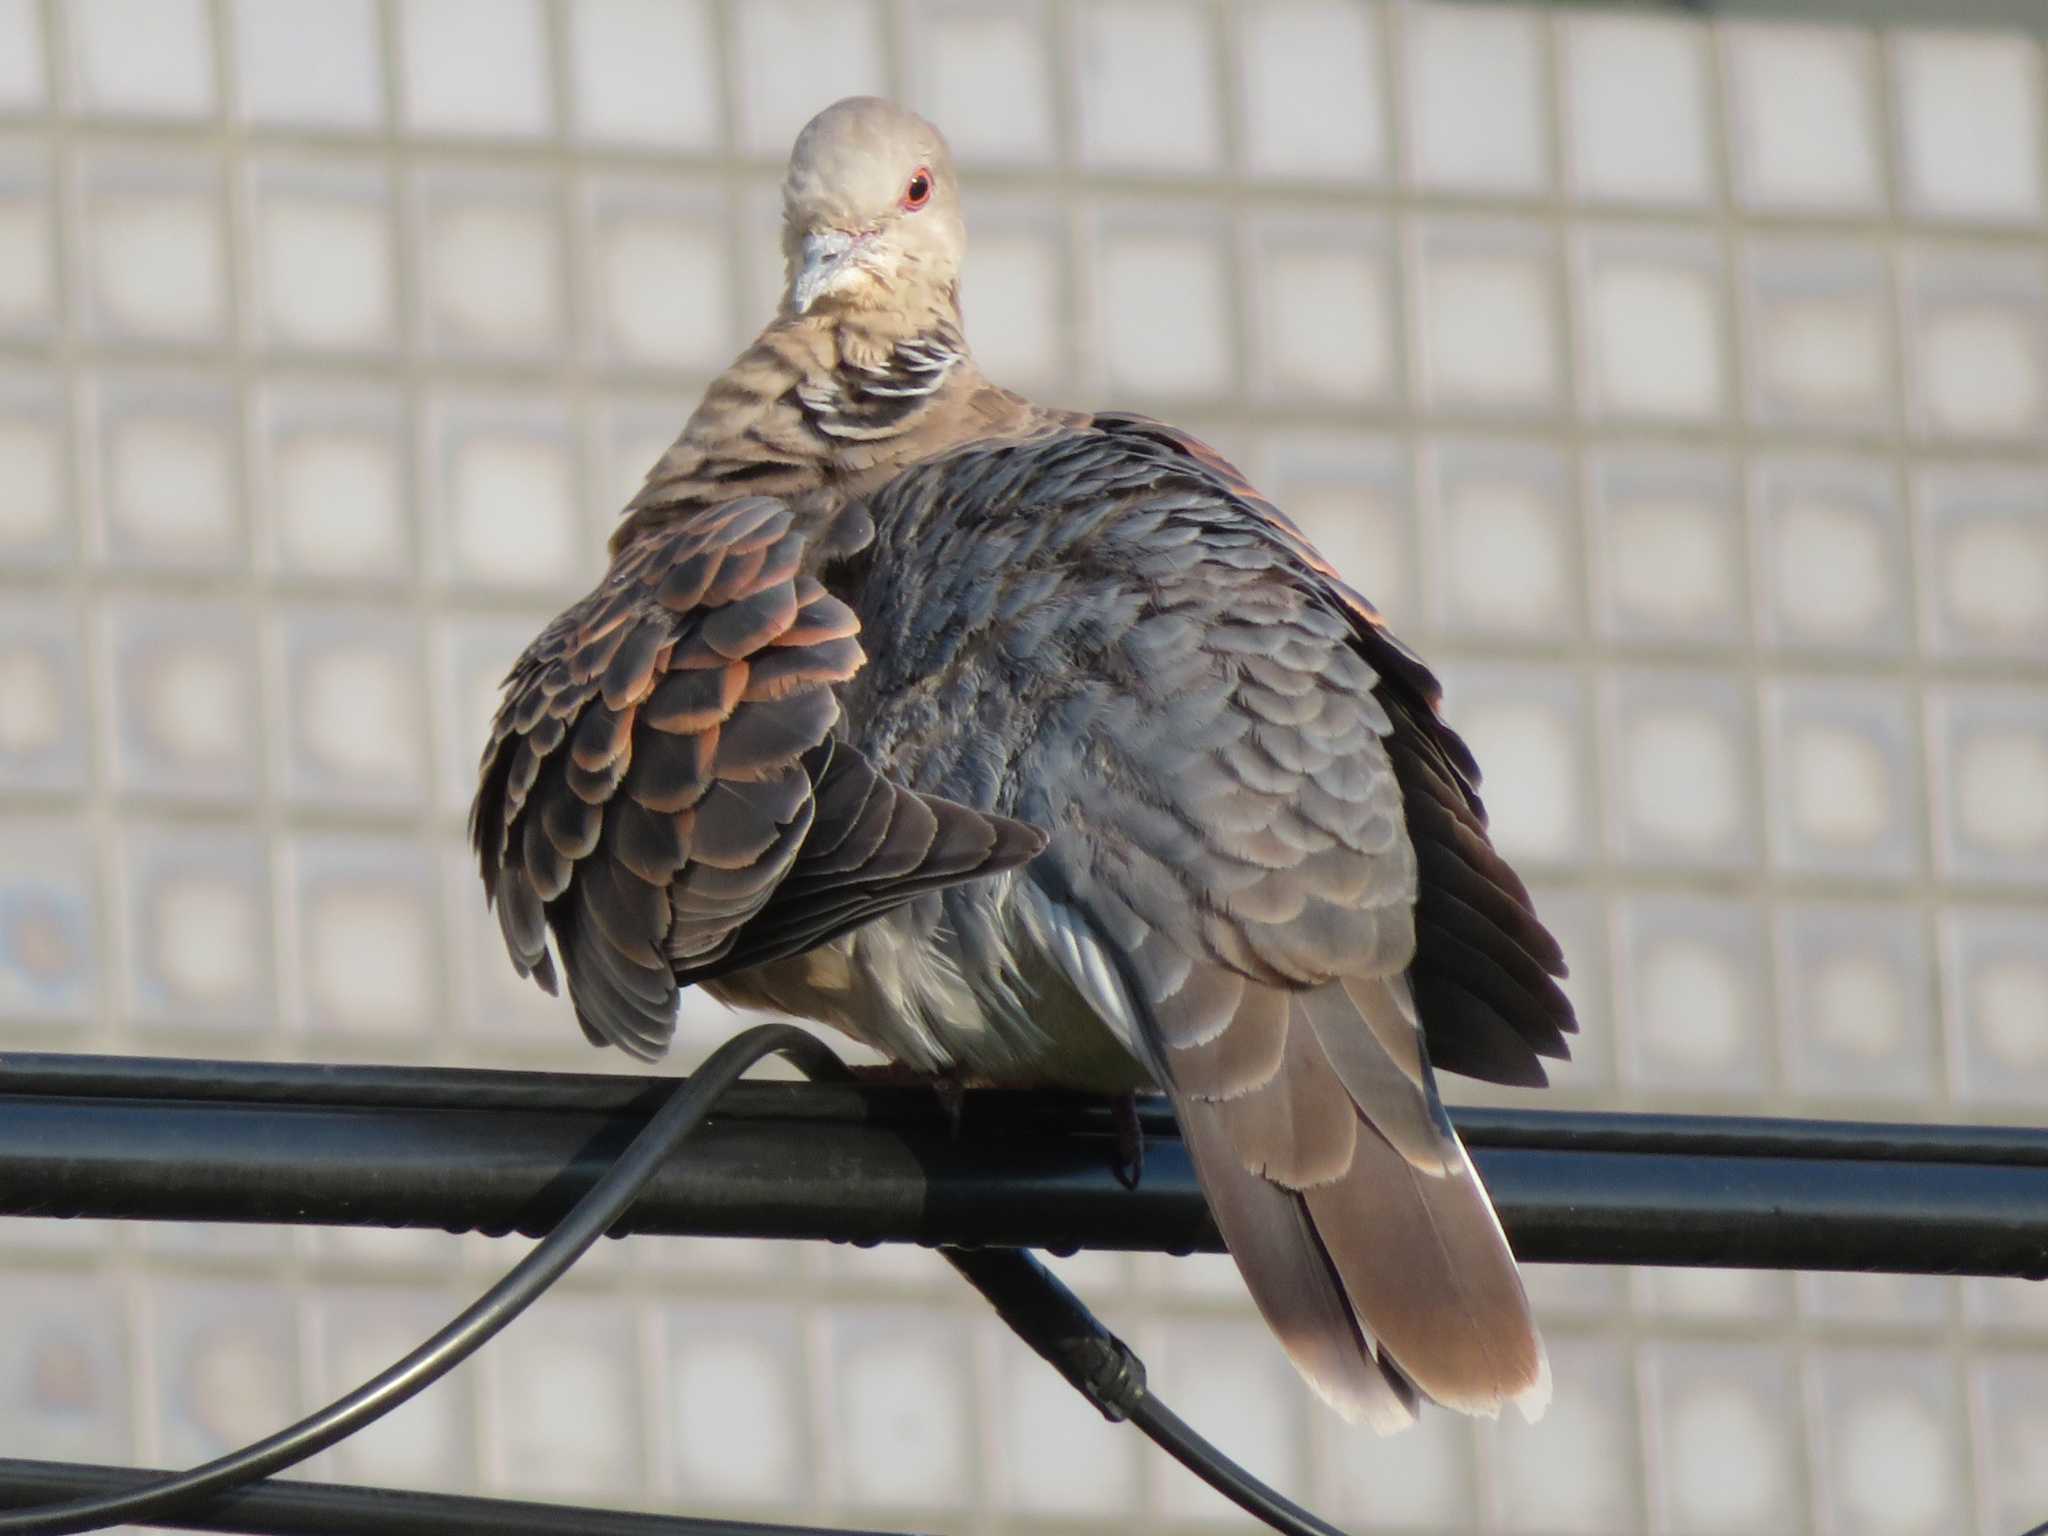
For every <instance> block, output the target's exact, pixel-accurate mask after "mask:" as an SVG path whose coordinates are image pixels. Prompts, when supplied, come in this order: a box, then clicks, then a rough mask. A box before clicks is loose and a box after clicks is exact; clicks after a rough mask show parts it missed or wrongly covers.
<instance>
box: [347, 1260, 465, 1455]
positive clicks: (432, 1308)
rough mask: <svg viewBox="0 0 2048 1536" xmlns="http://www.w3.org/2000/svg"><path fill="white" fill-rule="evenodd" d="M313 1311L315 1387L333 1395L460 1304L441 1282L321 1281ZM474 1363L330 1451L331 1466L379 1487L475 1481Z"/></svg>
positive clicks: (429, 1329) (400, 1351) (423, 1334)
mask: <svg viewBox="0 0 2048 1536" xmlns="http://www.w3.org/2000/svg"><path fill="white" fill-rule="evenodd" d="M310 1301H311V1306H310V1311H311V1315H312V1319H313V1325H314V1337H315V1338H316V1340H317V1341H318V1344H317V1353H316V1354H315V1360H316V1362H317V1364H316V1367H315V1369H316V1370H317V1372H318V1381H319V1385H318V1388H317V1390H318V1394H319V1395H320V1396H321V1397H322V1398H330V1397H339V1396H340V1395H341V1394H342V1393H344V1392H346V1391H348V1390H350V1389H351V1388H352V1387H354V1386H355V1385H356V1384H357V1383H359V1382H363V1381H367V1380H368V1379H369V1378H370V1377H372V1376H374V1375H375V1374H376V1373H377V1372H379V1371H381V1370H383V1369H384V1367H385V1366H387V1365H389V1364H390V1363H391V1362H392V1361H393V1360H396V1359H398V1358H399V1357H400V1356H401V1355H403V1354H405V1352H406V1351H407V1350H410V1349H412V1348H413V1347H414V1346H415V1345H417V1344H418V1343H419V1342H420V1341H421V1340H422V1339H426V1338H430V1337H432V1335H433V1333H434V1331H435V1330H436V1329H437V1328H439V1327H440V1326H441V1325H442V1324H443V1323H445V1322H446V1321H447V1320H448V1318H449V1316H450V1315H451V1314H452V1313H453V1312H454V1311H455V1310H456V1309H457V1308H458V1307H459V1306H460V1305H461V1304H462V1299H461V1297H460V1296H458V1295H456V1294H453V1293H451V1292H449V1291H447V1290H443V1289H432V1290H422V1289H418V1288H415V1287H411V1286H403V1287H400V1286H390V1285H378V1286H367V1285H365V1286H347V1285H325V1286H321V1287H320V1288H319V1289H317V1290H315V1291H313V1293H312V1296H311V1298H310ZM475 1389H476V1372H475V1370H474V1368H472V1369H470V1370H458V1371H456V1372H455V1373H454V1374H453V1375H452V1376H449V1377H448V1378H446V1379H445V1380H443V1381H440V1382H437V1383H436V1384H435V1386H434V1388H433V1390H432V1391H429V1392H423V1393H421V1394H420V1395H419V1396H418V1397H415V1398H414V1399H413V1400H412V1401H411V1402H409V1403H405V1404H403V1405H401V1406H400V1407H399V1408H397V1409H396V1410H394V1411H393V1412H392V1413H391V1414H389V1415H388V1416H387V1417H385V1418H382V1419H379V1420H378V1421H377V1422H376V1423H374V1424H372V1425H370V1426H369V1427H368V1428H367V1429H364V1430H361V1431H359V1432H358V1433H356V1434H353V1435H350V1436H349V1437H348V1438H347V1439H346V1440H343V1441H342V1442H341V1443H340V1444H339V1445H337V1446H336V1447H335V1448H334V1449H333V1450H332V1451H330V1452H329V1453H328V1457H327V1459H328V1462H329V1467H330V1470H331V1472H332V1475H333V1476H335V1477H337V1478H340V1479H341V1480H343V1481H345V1482H350V1483H366V1484H370V1485H372V1486H376V1487H399V1488H432V1489H439V1490H445V1491H449V1492H453V1491H457V1490H466V1489H469V1488H471V1487H473V1486H475V1483H476V1474H475V1470H474V1469H475V1464H476V1439H477V1424H476V1401H475Z"/></svg>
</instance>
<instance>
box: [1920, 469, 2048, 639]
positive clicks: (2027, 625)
mask: <svg viewBox="0 0 2048 1536" xmlns="http://www.w3.org/2000/svg"><path fill="white" fill-rule="evenodd" d="M1914 500H1915V502H1916V504H1917V508H1918V513H1919V532H1920V553H1919V560H1918V565H1919V569H1920V571H1921V572H1922V575H1921V582H1920V586H1921V601H1922V605H1923V612H1924V620H1925V626H1924V627H1925V631H1926V634H1927V638H1928V643H1929V644H1930V645H1931V646H1932V647H1933V648H1934V649H1935V650H1936V651H1938V652H1940V653H1941V654H1943V655H1945V656H1970V657H1985V658H1996V657H2009V658H2011V659H2013V660H2015V661H2024V660H2030V659H2033V658H2036V657H2040V656H2048V473H2044V472H2041V471H2038V470H2007V469H1993V468H1974V467H1970V468H1965V467H1950V466H1942V467H1938V468H1933V469H1926V470H1923V471H1921V473H1920V475H1919V477H1918V482H1917V485H1916V488H1915V496H1914Z"/></svg>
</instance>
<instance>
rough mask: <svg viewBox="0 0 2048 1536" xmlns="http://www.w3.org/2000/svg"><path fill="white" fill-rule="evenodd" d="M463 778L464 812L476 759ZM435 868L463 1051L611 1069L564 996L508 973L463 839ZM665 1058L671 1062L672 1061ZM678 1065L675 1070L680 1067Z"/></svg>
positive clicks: (500, 938)
mask: <svg viewBox="0 0 2048 1536" xmlns="http://www.w3.org/2000/svg"><path fill="white" fill-rule="evenodd" d="M464 772H465V777H466V778H467V779H468V781H469V786H468V789H467V790H465V792H464V794H463V796H462V809H463V810H464V811H466V810H467V809H468V800H469V795H470V794H472V793H474V792H475V788H476V764H475V761H474V760H472V761H471V762H470V763H469V764H468V765H467V766H466V768H465V770H464ZM440 867H441V889H442V910H443V912H444V913H445V914H446V919H447V923H448V932H449V934H450V935H451V941H450V945H449V949H448V966H449V971H450V978H449V979H450V982H451V984H452V986H453V987H454V990H455V996H454V1008H455V1013H454V1029H455V1031H456V1032H457V1033H458V1034H459V1035H460V1036H461V1037H462V1038H463V1041H464V1044H463V1047H462V1048H463V1049H464V1050H465V1051H470V1050H483V1051H488V1052H491V1053H494V1054H499V1055H509V1054H510V1053H513V1052H517V1053H519V1055H520V1058H521V1061H522V1064H535V1065H553V1066H559V1067H562V1068H564V1069H567V1070H571V1071H578V1072H590V1071H596V1070H598V1069H600V1068H602V1067H604V1066H606V1065H612V1064H616V1061H614V1062H611V1063H608V1062H607V1061H606V1060H605V1057H604V1056H596V1055H593V1054H592V1052H591V1050H590V1046H589V1044H588V1042H586V1041H585V1040H584V1038H583V1035H582V1032H581V1031H580V1030H578V1029H577V1027H576V1015H575V1013H574V1011H573V1010H572V1009H571V1008H570V1006H569V1001H568V999H567V998H566V997H559V996H557V997H550V996H549V995H548V994H547V993H545V992H543V991H542V990H541V989H540V987H539V986H538V985H537V984H536V983H535V982H533V981H532V980H530V979H528V978H526V977H522V976H521V975H520V974H519V973H518V972H517V971H515V970H514V969H513V968H512V960H511V957H510V956H509V955H507V954H506V952H505V935H504V933H503V931H502V930H501V929H500V928H499V926H498V918H497V914H496V913H495V912H493V911H491V910H489V909H487V908H486V907H485V905H484V888H483V885H482V884H481V883H480V882H479V880H478V879H477V863H476V855H475V854H474V853H472V852H471V851H470V848H469V844H468V841H467V840H466V839H457V838H453V837H450V838H447V839H446V840H445V846H444V847H443V848H442V849H441V852H440ZM561 971H562V966H561V962H560V960H559V958H558V959H557V961H556V964H555V974H556V975H557V976H559V975H560V974H561ZM683 996H684V998H685V999H686V1000H687V999H689V998H693V997H695V996H697V992H696V990H695V989H692V990H690V991H687V992H685V993H684V994H683ZM605 1056H610V1057H613V1058H616V1056H617V1053H616V1052H607V1053H605ZM670 1059H671V1061H673V1060H674V1058H673V1056H671V1058H670ZM628 1065H631V1063H628ZM676 1066H677V1069H678V1070H681V1063H679V1062H678V1063H676Z"/></svg>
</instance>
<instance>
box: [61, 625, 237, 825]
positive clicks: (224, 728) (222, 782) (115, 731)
mask: <svg viewBox="0 0 2048 1536" xmlns="http://www.w3.org/2000/svg"><path fill="white" fill-rule="evenodd" d="M102 622H103V623H104V624H105V626H106V631H105V640H104V643H103V644H102V645H101V647H100V654H101V656H102V658H103V663H104V665H106V666H107V667H109V668H110V669H111V671H112V674H113V675H112V679H111V687H110V688H109V690H108V693H107V696H108V697H110V698H111V700H112V707H113V719H112V721H111V722H110V725H111V729H110V730H109V732H108V738H109V740H108V745H109V747H110V748H111V751H112V756H113V778H114V786H115V788H116V789H117V790H119V791H121V792H123V793H126V794H137V795H151V796H162V797H165V798H168V799H174V800H206V801H214V802H218V803H221V804H226V805H242V804H245V803H246V802H247V801H248V799H249V798H250V796H251V795H253V794H254V793H255V792H256V785H257V780H258V773H257V765H258V760H259V758H260V756H261V753H262V750H263V747H262V743H263V731H262V718H263V717H262V712H261V708H260V705H259V702H258V690H257V684H256V626H255V623H254V620H253V619H252V618H251V616H250V614H249V612H248V610H247V609H245V608H244V607H242V606H241V605H240V604H238V603H233V602H215V601H205V600H192V599H184V598H159V599H144V598H114V599H110V600H109V601H108V603H107V605H106V607H105V608H104V609H103V610H102Z"/></svg>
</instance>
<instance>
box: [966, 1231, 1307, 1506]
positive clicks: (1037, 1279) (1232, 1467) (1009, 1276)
mask: <svg viewBox="0 0 2048 1536" xmlns="http://www.w3.org/2000/svg"><path fill="white" fill-rule="evenodd" d="M946 1258H947V1260H948V1261H949V1262H951V1264H952V1266H953V1267H954V1268H955V1269H957V1270H959V1271H960V1273H961V1274H962V1275H964V1276H965V1277H966V1278H967V1283H968V1284H970V1285H972V1286H973V1287H974V1288H975V1289H976V1290H977V1291H979V1292H981V1294H982V1295H983V1297H985V1298H986V1299H987V1301H988V1304H989V1305H990V1306H992V1307H994V1308H995V1309H996V1315H997V1316H999V1317H1001V1318H1002V1320H1003V1321H1004V1322H1005V1323H1007V1324H1009V1326H1010V1329H1011V1331H1012V1332H1014V1333H1015V1334H1016V1335H1017V1336H1018V1337H1019V1338H1021V1339H1022V1340H1023V1341H1024V1342H1025V1343H1026V1344H1029V1345H1030V1346H1031V1347H1032V1348H1033V1349H1034V1350H1036V1351H1037V1352H1038V1354H1039V1356H1040V1358H1042V1359H1043V1360H1045V1361H1046V1363H1048V1364H1049V1365H1051V1366H1052V1368H1053V1369H1054V1370H1056V1371H1058V1372H1059V1373H1060V1375H1062V1376H1064V1377H1065V1378H1066V1379H1067V1384H1068V1385H1069V1386H1071V1387H1072V1388H1073V1389H1074V1390H1075V1391H1076V1392H1079V1393H1080V1394H1081V1395H1082V1396H1083V1397H1085V1398H1087V1399H1088V1401H1089V1402H1091V1403H1093V1404H1094V1405H1095V1408H1096V1410H1097V1411H1098V1412H1099V1413H1101V1415H1102V1416H1103V1417H1104V1418H1105V1419H1108V1420H1109V1421H1110V1422H1111V1423H1113V1424H1114V1423H1120V1422H1122V1421H1124V1420H1128V1421H1129V1422H1130V1423H1132V1424H1134V1425H1136V1426H1137V1427H1138V1429H1139V1430H1140V1431H1141V1432H1142V1433H1143V1434H1144V1435H1145V1437H1146V1438H1147V1439H1148V1440H1150V1441H1151V1442H1152V1443H1153V1444H1154V1445H1156V1446H1158V1447H1159V1448H1160V1449H1161V1450H1163V1451H1165V1452H1166V1454H1167V1455H1169V1456H1171V1457H1172V1458H1173V1459H1174V1460H1175V1461H1177V1462H1179V1463H1180V1464H1181V1465H1182V1466H1184V1467H1186V1468H1187V1469H1188V1470H1189V1471H1190V1472H1192V1473H1194V1474H1195V1476H1197V1477H1199V1478H1200V1479H1201V1480H1202V1481H1203V1482H1205V1483H1207V1484H1208V1485H1209V1486H1210V1487H1211V1488H1214V1489H1215V1490H1216V1491H1217V1492H1218V1493H1220V1494H1222V1495H1223V1496H1224V1497H1225V1498H1226V1499H1228V1500H1230V1502H1231V1503H1233V1504H1235V1505H1236V1506H1237V1507H1238V1508H1239V1509H1241V1510H1243V1511H1244V1512H1245V1513H1246V1514H1248V1515H1251V1516H1252V1517H1253V1518H1254V1519H1257V1520H1259V1521H1261V1522H1262V1523H1264V1524H1265V1525H1268V1526H1270V1527H1272V1529H1274V1530H1276V1531H1281V1532H1285V1533H1286V1536H1343V1533H1342V1532H1341V1531H1339V1530H1338V1529H1337V1528H1336V1527H1335V1526H1333V1525H1330V1524H1328V1523H1327V1522H1326V1521H1324V1520H1322V1519H1320V1518H1319V1517H1318V1516H1316V1515H1314V1514H1311V1513H1310V1512H1309V1511H1308V1510H1305V1509H1303V1508H1302V1507H1301V1506H1300V1505H1299V1504H1296V1503H1295V1502H1294V1501H1293V1500H1292V1499H1290V1498H1288V1497H1287V1496H1286V1495H1285V1494H1283V1493H1280V1492H1279V1491H1278V1490H1276V1489H1273V1488H1269V1487H1267V1486H1266V1485H1265V1484H1264V1483H1262V1482H1260V1481H1259V1480H1258V1479H1257V1478H1256V1477H1253V1476H1252V1475H1251V1473H1249V1472H1247V1471H1246V1470H1245V1469H1244V1468H1243V1467H1241V1466H1239V1465H1238V1464H1237V1463H1236V1462H1234V1461H1232V1460H1231V1459H1230V1458H1229V1457H1228V1456H1225V1455H1224V1454H1223V1453H1222V1452H1221V1451H1219V1450H1217V1449H1216V1447H1215V1446H1213V1445H1211V1444H1210V1443H1209V1442H1208V1441H1207V1440H1205V1439H1203V1438H1202V1437H1201V1436H1200V1435H1198V1434H1197V1433H1195V1431H1194V1429H1193V1428H1192V1427H1190V1426H1189V1424H1188V1423H1187V1421H1186V1420H1185V1419H1183V1418H1181V1416H1180V1415H1179V1414H1177V1413H1175V1412H1174V1411H1173V1410H1172V1409H1171V1408H1169V1407H1167V1406H1166V1404H1165V1403H1163V1402H1161V1401H1160V1400H1159V1398H1158V1397H1157V1396H1156V1395H1155V1394H1154V1393H1153V1392H1152V1391H1151V1389H1150V1388H1149V1387H1148V1386H1147V1385H1146V1382H1145V1362H1144V1361H1142V1360H1140V1359H1139V1358H1138V1356H1137V1353H1136V1352H1135V1351H1134V1350H1132V1348H1131V1347H1130V1346H1129V1345H1128V1344H1126V1343H1124V1341H1123V1340H1122V1339H1120V1338H1118V1337H1117V1336H1116V1335H1115V1334H1113V1333H1111V1332H1110V1331H1109V1330H1108V1329H1107V1328H1105V1327H1103V1326H1102V1324H1101V1323H1099V1322H1098V1321H1096V1319H1095V1316H1094V1314H1093V1313H1091V1312H1090V1311H1089V1310H1088V1308H1087V1306H1086V1305H1085V1304H1084V1303H1083V1302H1082V1301H1081V1299H1080V1298H1079V1297H1078V1296H1076V1295H1075V1294H1074V1293H1073V1292H1072V1291H1070V1290H1068V1289H1067V1287H1066V1285H1065V1283H1064V1282H1062V1281H1061V1280H1060V1279H1059V1277H1058V1276H1057V1275H1054V1274H1053V1273H1052V1272H1051V1271H1050V1270H1048V1269H1047V1268H1046V1267H1045V1266H1044V1265H1043V1264H1041V1263H1039V1262H1038V1260H1037V1259H1036V1258H1034V1257H1033V1256H1032V1255H1031V1254H1029V1253H1027V1252H1025V1251H1024V1250H1023V1249H1021V1248H974V1249H965V1248H951V1249H947V1250H946Z"/></svg>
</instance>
